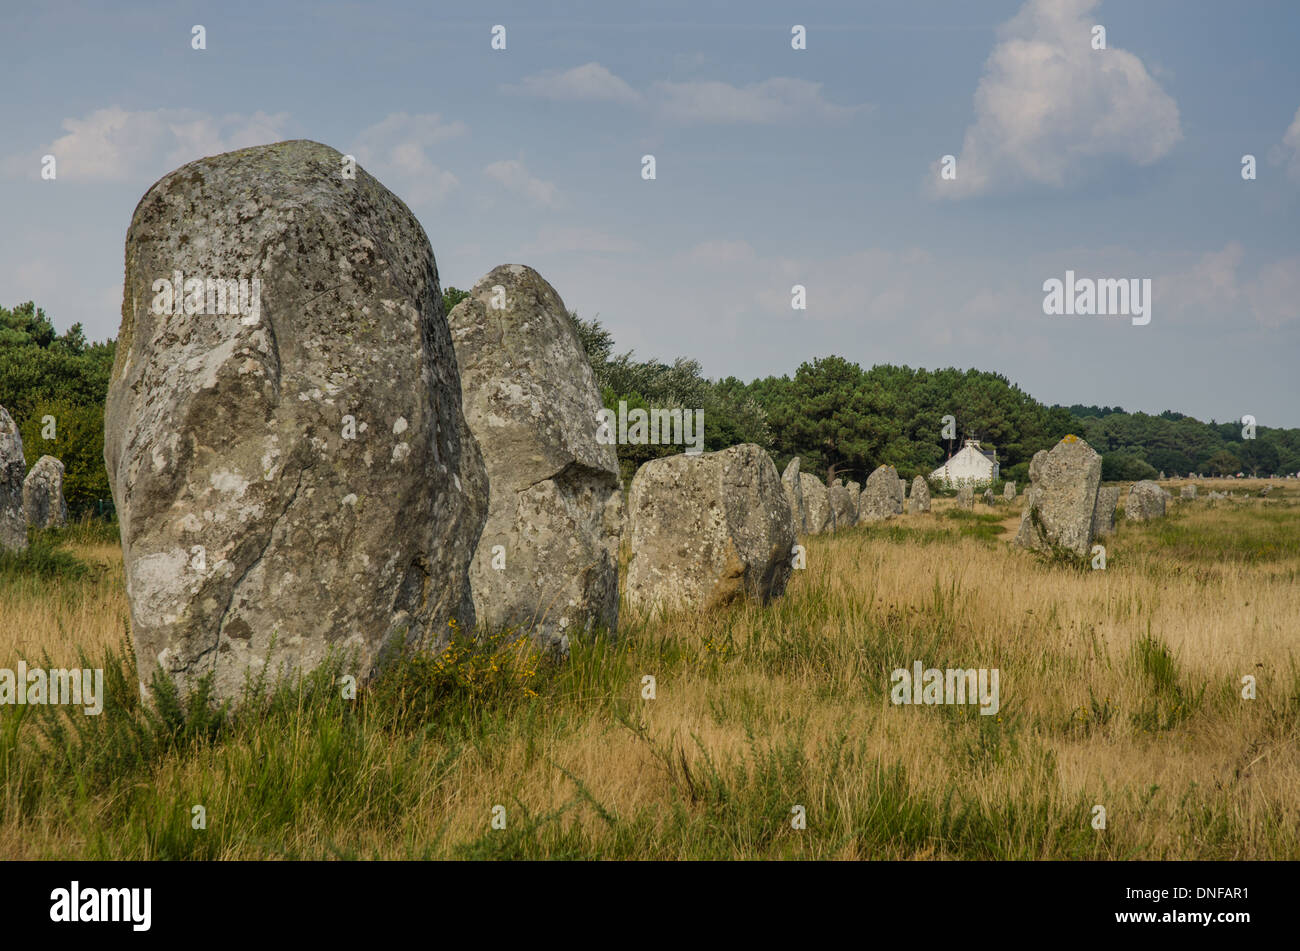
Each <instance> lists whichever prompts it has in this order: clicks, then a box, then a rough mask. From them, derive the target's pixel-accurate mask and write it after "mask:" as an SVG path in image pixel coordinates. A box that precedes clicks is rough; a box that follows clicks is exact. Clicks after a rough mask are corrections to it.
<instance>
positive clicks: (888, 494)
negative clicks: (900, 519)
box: [858, 466, 903, 522]
mask: <svg viewBox="0 0 1300 951" xmlns="http://www.w3.org/2000/svg"><path fill="white" fill-rule="evenodd" d="M902 514H903V493H902V482H901V480H900V479H899V478H898V472H897V470H895V469H894V467H893V466H878V467H877V468H876V470H875V471H874V472H872V473H871V475H869V476H867V484H866V485H865V486H864V487H863V489H862V497H861V499H860V500H859V503H858V519H859V521H861V522H879V521H881V520H883V519H887V518H892V517H894V516H895V515H902Z"/></svg>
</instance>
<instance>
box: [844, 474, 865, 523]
mask: <svg viewBox="0 0 1300 951" xmlns="http://www.w3.org/2000/svg"><path fill="white" fill-rule="evenodd" d="M845 488H847V489H848V490H849V506H850V508H851V509H852V511H853V523H854V524H855V525H856V524H857V521H858V508H859V506H861V504H862V486H861V485H860V484H858V483H857V482H850V483H849V484H848V485H847V486H845Z"/></svg>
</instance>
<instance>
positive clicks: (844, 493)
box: [826, 479, 858, 531]
mask: <svg viewBox="0 0 1300 951" xmlns="http://www.w3.org/2000/svg"><path fill="white" fill-rule="evenodd" d="M826 492H827V494H828V496H829V497H830V502H831V509H832V510H833V511H834V512H835V530H836V531H843V530H844V529H846V528H852V527H853V526H854V525H856V524H857V523H858V513H857V509H856V508H855V507H854V505H853V493H851V492H850V491H849V489H848V486H846V485H845V484H844V480H843V479H839V480H837V481H836V482H835V483H834V484H833V485H831V486H828V487H827V489H826Z"/></svg>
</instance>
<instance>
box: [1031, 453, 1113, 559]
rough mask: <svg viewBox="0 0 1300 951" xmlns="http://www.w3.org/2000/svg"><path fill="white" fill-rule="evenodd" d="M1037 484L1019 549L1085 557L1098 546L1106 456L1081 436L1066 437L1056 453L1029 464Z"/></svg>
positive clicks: (1032, 491) (1038, 454)
mask: <svg viewBox="0 0 1300 951" xmlns="http://www.w3.org/2000/svg"><path fill="white" fill-rule="evenodd" d="M1029 476H1030V479H1031V480H1032V484H1031V486H1030V488H1029V491H1028V492H1026V493H1025V503H1026V504H1025V508H1024V514H1023V515H1022V516H1021V519H1020V530H1019V532H1018V533H1017V534H1016V544H1017V545H1020V546H1021V547H1023V548H1031V549H1034V550H1038V551H1041V550H1046V549H1049V548H1062V549H1066V550H1068V551H1071V552H1073V553H1074V554H1076V555H1078V556H1079V557H1083V556H1085V555H1087V554H1088V552H1089V550H1090V547H1091V545H1092V517H1093V512H1094V511H1095V509H1096V507H1097V487H1098V486H1099V485H1100V484H1101V456H1099V455H1097V453H1095V452H1094V451H1093V450H1092V447H1091V446H1089V445H1088V444H1087V443H1086V442H1084V441H1083V440H1082V439H1080V438H1079V437H1077V436H1073V435H1070V436H1066V437H1065V438H1064V439H1062V440H1061V441H1060V442H1059V443H1057V444H1056V446H1055V447H1054V448H1053V449H1052V450H1051V452H1045V451H1043V450H1039V452H1037V453H1035V454H1034V458H1033V460H1032V461H1031V462H1030V464H1029Z"/></svg>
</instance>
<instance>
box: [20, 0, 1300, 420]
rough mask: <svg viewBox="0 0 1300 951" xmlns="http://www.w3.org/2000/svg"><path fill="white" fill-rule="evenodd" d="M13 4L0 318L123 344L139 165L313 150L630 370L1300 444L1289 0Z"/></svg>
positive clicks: (476, 271) (471, 270) (1298, 241)
mask: <svg viewBox="0 0 1300 951" xmlns="http://www.w3.org/2000/svg"><path fill="white" fill-rule="evenodd" d="M5 7H6V9H5V10H4V29H3V32H0V55H2V56H3V62H4V63H5V65H6V70H5V72H6V78H7V82H6V90H5V93H4V95H3V99H2V100H0V102H2V103H3V104H2V105H0V116H2V117H3V130H4V134H3V136H0V212H2V214H0V221H2V222H3V226H2V227H0V303H3V304H4V305H5V306H12V305H13V304H16V303H18V302H20V301H24V300H28V299H34V300H36V301H37V302H38V303H39V304H40V305H41V306H43V307H44V308H45V309H46V311H47V312H48V314H49V315H50V317H51V318H52V319H53V320H54V322H55V325H56V327H58V328H59V329H60V330H62V329H64V328H66V327H67V326H68V325H69V324H71V323H73V322H75V321H81V322H82V323H83V324H84V325H85V327H86V330H87V333H88V335H89V336H90V337H92V338H94V339H103V338H104V337H107V336H113V335H116V333H117V326H118V322H119V319H120V307H121V282H122V267H123V263H122V242H123V238H124V236H125V234H126V228H127V225H128V224H129V222H130V217H131V213H132V211H133V209H134V208H135V205H136V203H137V202H138V201H139V199H140V197H141V195H143V194H144V192H145V190H146V189H147V188H148V187H149V186H150V185H151V184H152V183H153V182H154V181H156V180H157V179H158V178H160V177H161V176H162V175H164V174H166V173H167V172H168V171H170V170H172V169H174V168H176V167H177V166H179V165H181V164H184V163H185V162H188V161H190V160H192V159H196V158H199V157H201V156H204V155H211V154H215V153H218V152H222V151H227V150H229V149H232V148H239V147H243V146H248V145H255V144H261V143H266V142H274V141H278V140H281V139H290V138H309V139H315V140H318V141H320V142H324V143H326V144H329V145H331V146H333V147H335V148H337V149H339V150H340V151H342V152H346V153H352V154H355V155H356V156H357V157H358V160H359V161H360V163H361V164H362V165H363V166H364V167H365V168H366V169H367V170H368V171H370V172H371V173H372V174H374V175H375V176H376V177H377V178H378V179H379V180H380V181H381V182H383V183H384V184H385V185H387V186H388V187H389V188H390V189H392V190H393V191H394V192H396V193H397V194H398V195H399V196H400V197H401V198H402V199H404V200H405V201H406V202H407V204H408V205H410V207H411V208H412V210H413V211H414V212H415V214H416V215H417V216H418V217H419V219H420V221H421V222H422V223H423V225H424V227H425V229H426V230H427V231H428V233H429V237H430V240H431V241H432V243H433V249H434V253H435V254H436V256H437V260H438V266H439V271H440V274H441V278H442V283H443V286H444V287H445V286H447V285H449V284H454V285H457V286H460V287H469V286H471V285H472V284H473V283H474V282H475V281H476V280H477V279H478V278H479V277H480V276H482V275H483V274H485V273H486V272H487V271H488V270H490V269H491V268H492V267H493V266H495V265H497V264H501V263H507V262H509V263H522V264H528V265H531V266H533V267H535V268H536V269H537V270H538V271H540V272H541V273H542V275H543V276H545V277H546V278H547V279H548V280H550V282H551V283H552V284H553V285H554V286H555V288H556V289H557V290H558V291H559V293H560V295H561V296H562V297H563V298H564V300H565V303H566V304H567V305H568V306H569V307H570V308H572V309H575V310H577V311H578V312H579V313H580V314H581V315H583V316H586V317H590V316H594V315H599V317H600V319H601V320H602V321H603V322H604V323H605V324H606V325H607V326H608V327H609V328H610V329H611V330H612V331H613V333H614V336H615V340H616V342H617V345H618V348H619V349H620V350H625V349H629V348H631V349H635V350H636V351H637V353H638V354H639V355H641V356H644V357H649V356H657V357H660V358H665V359H671V358H673V357H675V356H678V355H686V356H693V357H696V358H697V359H699V360H700V361H701V362H702V364H703V366H704V370H705V372H706V373H707V374H709V375H710V376H715V377H716V376H726V375H735V376H739V377H742V378H744V379H751V378H753V377H755V376H762V375H766V374H769V373H777V374H780V373H793V372H794V370H795V369H796V367H797V366H798V365H799V363H801V362H802V361H804V360H808V359H811V358H813V357H818V356H825V355H828V354H831V353H835V354H839V355H841V356H844V357H847V358H849V359H851V360H855V361H857V362H859V363H861V364H863V365H864V366H871V365H873V364H876V363H902V364H908V365H911V366H924V367H930V368H933V367H938V366H957V367H963V368H964V367H968V366H974V367H979V368H981V369H989V370H996V371H999V372H1001V373H1003V374H1005V375H1006V376H1007V377H1009V378H1010V379H1011V380H1012V381H1013V382H1015V383H1018V384H1020V385H1021V386H1022V387H1023V388H1024V389H1026V390H1027V391H1028V392H1029V393H1031V394H1033V395H1034V396H1035V397H1037V398H1038V399H1041V400H1043V401H1045V402H1049V403H1053V402H1059V403H1067V404H1068V403H1074V402H1082V403H1097V404H1109V405H1116V404H1118V405H1122V406H1124V407H1125V408H1126V409H1129V410H1146V411H1149V412H1158V411H1160V410H1162V409H1166V408H1169V409H1177V410H1180V411H1183V412H1188V413H1191V414H1193V415H1195V416H1198V417H1201V418H1203V419H1209V418H1210V417H1214V418H1217V419H1218V420H1220V421H1222V420H1225V419H1230V418H1235V417H1240V416H1241V415H1242V414H1245V413H1250V414H1252V415H1254V416H1255V417H1256V418H1257V420H1258V422H1259V423H1260V424H1261V425H1265V426H1269V425H1282V426H1300V401H1298V400H1297V398H1296V397H1297V393H1298V391H1300V386H1297V374H1300V369H1298V364H1300V361H1298V360H1297V357H1298V356H1300V56H1297V55H1296V50H1297V48H1298V47H1300V5H1297V4H1295V3H1293V2H1276V3H1270V2H1254V0H1248V2H1238V3H1228V2H1219V3H1201V2H1190V0H1168V2H1163V0H1162V2H1155V0H1152V2H1142V0H1125V2H1118V0H1107V2H1104V3H1103V2H1096V0H1030V2H1020V0H1015V2H999V0H982V2H957V0H950V2H942V3H939V2H936V3H930V2H923V0H905V2H897V3H894V2H871V3H867V2H863V0H856V2H850V3H842V4H841V3H764V2H745V3H740V2H736V3H711V2H708V0H690V2H676V0H657V2H655V3H653V4H645V3H639V2H638V3H621V2H616V0H605V2H593V3H540V2H537V0H530V2H523V3H508V2H498V3H493V4H482V3H431V2H427V0H426V2H420V3H355V4H338V3H327V2H318V0H312V2H306V3H279V2H269V0H262V2H257V3H243V2H220V3H188V4H187V3H159V4H152V3H139V2H136V3H129V2H124V3H114V4H105V5H102V6H99V5H97V6H93V7H92V6H85V7H81V6H76V5H69V4H61V3H57V2H42V3H31V4H21V5H17V4H12V3H6V4H5ZM195 24H202V25H203V26H204V27H205V29H206V44H207V48H206V49H205V50H195V49H193V48H192V46H191V35H192V34H191V28H192V27H193V26H194V25H195ZM496 24H501V25H504V26H505V28H506V48H505V49H504V50H493V49H492V47H491V41H492V28H493V26H494V25H496ZM795 24H801V25H803V26H804V27H806V32H807V48H806V49H803V50H795V49H792V46H791V28H792V26H794V25H795ZM1097 24H1100V25H1103V26H1104V27H1105V30H1106V37H1105V38H1106V45H1107V49H1105V50H1095V49H1093V27H1094V26H1095V25H1097ZM46 154H53V155H54V156H55V157H56V160H57V163H58V164H57V179H55V180H53V181H48V180H42V178H41V175H40V171H41V158H42V156H44V155H46ZM645 154H653V155H654V156H655V163H656V175H657V177H656V178H655V179H654V180H653V181H646V180H643V178H642V175H641V170H642V161H641V158H642V156H643V155H645ZM945 154H949V155H953V156H955V158H956V179H955V180H950V181H945V180H941V177H940V171H941V168H940V159H941V157H942V156H944V155H945ZM1245 154H1252V155H1254V156H1255V158H1256V161H1257V176H1258V177H1257V179H1256V180H1254V181H1245V180H1243V178H1242V156H1243V155H1245ZM1067 269H1069V270H1073V271H1074V272H1076V274H1077V275H1078V276H1079V277H1091V278H1145V279H1150V281H1151V282H1152V283H1151V287H1152V307H1151V314H1150V316H1151V320H1150V323H1148V324H1146V325H1145V326H1136V325H1134V324H1133V322H1132V321H1131V320H1130V319H1129V318H1115V317H1100V316H1070V317H1065V316H1059V317H1058V316H1046V315H1045V314H1044V312H1043V299H1044V296H1045V294H1044V290H1043V284H1044V282H1045V281H1047V280H1050V279H1052V278H1056V279H1058V280H1064V278H1065V272H1066V270H1067ZM794 284H802V285H804V286H805V287H806V288H807V310H804V311H796V310H793V309H792V308H791V287H792V285H794Z"/></svg>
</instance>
